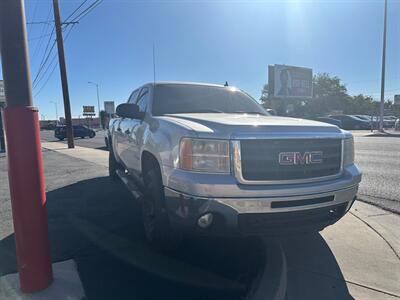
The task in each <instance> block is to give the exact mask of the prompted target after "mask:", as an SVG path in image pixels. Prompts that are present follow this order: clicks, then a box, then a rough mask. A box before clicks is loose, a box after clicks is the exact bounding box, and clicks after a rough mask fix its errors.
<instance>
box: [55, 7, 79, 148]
mask: <svg viewBox="0 0 400 300" xmlns="http://www.w3.org/2000/svg"><path fill="white" fill-rule="evenodd" d="M53 9H54V23H55V27H56V36H57V48H58V60H59V65H60V75H61V85H62V90H63V98H64V113H65V125H66V127H67V138H68V148H74V147H75V146H74V133H73V131H72V120H71V105H70V102H69V92H68V80H67V68H66V66H65V56H64V42H63V38H62V33H61V18H60V8H59V5H58V0H53Z"/></svg>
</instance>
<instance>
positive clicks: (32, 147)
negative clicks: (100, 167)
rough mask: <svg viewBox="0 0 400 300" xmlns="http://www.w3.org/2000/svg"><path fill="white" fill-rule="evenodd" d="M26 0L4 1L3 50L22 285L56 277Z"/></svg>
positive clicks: (0, 17) (32, 286)
mask: <svg viewBox="0 0 400 300" xmlns="http://www.w3.org/2000/svg"><path fill="white" fill-rule="evenodd" d="M25 23H26V19H25V9H24V4H23V0H1V1H0V53H1V63H2V68H3V77H4V86H5V95H6V101H7V107H6V108H5V109H4V125H5V129H6V138H7V158H8V179H9V180H8V181H9V186H10V194H11V207H12V214H13V222H14V232H15V244H16V254H17V255H16V257H17V265H18V273H19V279H20V287H21V290H22V292H24V293H32V292H37V291H40V290H42V289H45V288H47V287H48V286H49V285H50V284H51V282H52V280H53V274H52V267H51V260H50V247H49V238H48V225H47V210H46V192H45V188H44V187H45V181H44V176H43V162H42V151H41V150H42V149H41V145H40V129H39V113H38V109H37V108H36V107H33V106H32V82H31V78H30V75H29V74H30V72H29V58H28V46H27V44H28V43H27V37H26V26H25Z"/></svg>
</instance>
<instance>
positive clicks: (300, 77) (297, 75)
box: [268, 65, 313, 98]
mask: <svg viewBox="0 0 400 300" xmlns="http://www.w3.org/2000/svg"><path fill="white" fill-rule="evenodd" d="M312 78H313V75H312V69H309V68H302V67H294V66H286V65H273V66H268V89H269V95H271V96H272V97H273V98H311V97H312Z"/></svg>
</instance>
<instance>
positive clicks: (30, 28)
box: [28, 0, 39, 36]
mask: <svg viewBox="0 0 400 300" xmlns="http://www.w3.org/2000/svg"><path fill="white" fill-rule="evenodd" d="M38 3H39V0H36V2H35V8H34V9H33V16H32V21H35V17H36V11H37V7H38ZM31 30H32V26H29V27H28V36H29V35H30V34H31Z"/></svg>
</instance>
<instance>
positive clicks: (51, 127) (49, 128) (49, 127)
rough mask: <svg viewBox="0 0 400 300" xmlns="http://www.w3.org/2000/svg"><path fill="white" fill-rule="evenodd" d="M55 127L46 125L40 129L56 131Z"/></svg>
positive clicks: (50, 124) (49, 124)
mask: <svg viewBox="0 0 400 300" xmlns="http://www.w3.org/2000/svg"><path fill="white" fill-rule="evenodd" d="M56 127H57V125H56V124H55V123H48V124H45V125H43V126H41V127H40V129H42V130H54V129H56Z"/></svg>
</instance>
